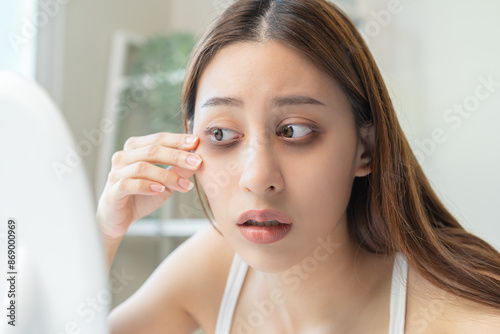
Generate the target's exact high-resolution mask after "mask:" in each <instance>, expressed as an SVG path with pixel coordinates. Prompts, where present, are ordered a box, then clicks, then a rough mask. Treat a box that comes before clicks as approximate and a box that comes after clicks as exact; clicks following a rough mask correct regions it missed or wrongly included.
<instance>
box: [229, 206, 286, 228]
mask: <svg viewBox="0 0 500 334" xmlns="http://www.w3.org/2000/svg"><path fill="white" fill-rule="evenodd" d="M249 220H255V221H256V222H265V221H266V220H276V221H278V222H280V223H281V224H291V223H292V219H291V218H290V217H288V216H287V215H285V214H284V213H281V212H279V211H276V210H269V209H267V210H248V211H245V212H243V213H242V214H241V215H240V216H239V217H238V219H237V221H236V223H237V224H238V225H242V224H244V223H245V222H247V221H249Z"/></svg>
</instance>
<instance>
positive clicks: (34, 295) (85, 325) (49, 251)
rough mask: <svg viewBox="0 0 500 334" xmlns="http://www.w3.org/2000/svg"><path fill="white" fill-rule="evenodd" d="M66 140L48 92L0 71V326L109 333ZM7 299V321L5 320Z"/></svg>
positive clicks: (83, 196) (88, 208) (97, 262)
mask: <svg viewBox="0 0 500 334" xmlns="http://www.w3.org/2000/svg"><path fill="white" fill-rule="evenodd" d="M74 147H75V146H74V141H73V138H72V136H71V133H70V131H69V130H68V126H67V124H66V123H65V121H64V119H63V117H62V115H61V113H60V111H59V110H58V108H57V107H56V106H55V105H54V104H53V102H52V101H51V99H50V98H49V97H48V95H47V94H46V93H45V92H44V91H43V90H42V89H41V88H40V87H39V86H38V85H36V84H35V83H34V82H31V81H29V80H26V79H24V78H22V77H20V76H17V75H15V74H12V73H8V72H0V270H1V271H0V306H1V307H0V333H3V334H7V333H29V334H36V333H44V334H62V333H80V334H83V333H89V334H90V333H92V334H100V333H109V330H108V326H107V316H108V312H109V303H110V299H111V293H110V291H109V288H108V283H107V279H106V262H105V258H104V251H103V247H102V243H101V240H100V235H99V231H98V228H97V223H96V221H95V207H94V204H93V198H92V195H91V190H90V186H89V183H88V180H87V179H86V175H85V171H84V166H83V162H82V161H81V159H78V158H79V157H78V156H77V155H76V154H75V150H74ZM10 218H13V219H14V220H15V221H16V225H17V226H16V236H17V242H16V252H15V256H16V258H15V267H14V272H15V273H16V274H15V275H14V276H15V299H14V298H11V297H9V296H8V291H9V290H10V289H11V287H10V284H7V285H6V283H8V282H7V278H9V277H11V276H12V275H10V274H7V272H10V271H12V268H7V264H8V263H7V261H8V258H7V233H6V232H7V224H8V220H9V219H10ZM11 296H12V295H11ZM11 300H15V324H16V326H15V327H13V326H11V325H9V324H8V321H11V319H10V318H9V317H8V315H9V312H10V311H9V310H7V307H9V305H10V303H11Z"/></svg>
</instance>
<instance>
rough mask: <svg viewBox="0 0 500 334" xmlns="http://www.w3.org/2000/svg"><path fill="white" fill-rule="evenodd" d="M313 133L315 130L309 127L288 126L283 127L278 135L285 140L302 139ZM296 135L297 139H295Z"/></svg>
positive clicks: (300, 125) (299, 125)
mask: <svg viewBox="0 0 500 334" xmlns="http://www.w3.org/2000/svg"><path fill="white" fill-rule="evenodd" d="M312 131H313V130H312V129H311V128H310V127H309V126H307V125H302V124H287V125H284V126H282V127H281V129H280V130H279V133H278V134H280V135H282V136H283V137H285V138H300V137H304V136H306V135H307V134H309V133H310V132H312ZM294 135H295V136H296V137H294Z"/></svg>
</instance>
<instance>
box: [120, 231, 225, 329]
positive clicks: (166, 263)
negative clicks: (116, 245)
mask: <svg viewBox="0 0 500 334" xmlns="http://www.w3.org/2000/svg"><path fill="white" fill-rule="evenodd" d="M233 256H234V251H233V249H232V248H231V246H230V245H229V244H228V243H227V242H226V240H225V239H224V237H222V236H221V235H220V234H219V233H218V232H217V231H216V230H215V229H214V228H213V227H211V226H209V227H207V228H205V229H203V230H201V231H199V232H198V233H196V234H195V235H194V236H192V237H191V238H189V239H188V240H186V241H185V242H184V243H183V244H182V245H180V246H179V247H178V248H176V249H175V250H174V251H173V252H172V253H171V254H170V255H169V256H168V257H167V258H165V260H163V262H162V263H161V264H160V265H159V266H158V267H157V268H156V270H155V271H154V272H153V274H151V276H150V277H149V278H148V279H147V280H146V282H145V283H144V284H143V285H142V286H141V287H140V288H139V289H138V290H137V291H136V292H135V293H134V295H132V296H131V297H130V298H129V299H127V300H126V301H125V302H124V303H122V304H121V305H119V306H118V307H116V308H115V309H114V310H113V312H112V313H111V314H110V324H111V327H112V333H113V334H115V333H120V334H121V333H124V334H126V333H138V332H140V333H191V332H192V331H193V330H194V329H196V328H197V327H198V326H201V327H202V328H203V329H205V330H208V331H209V332H210V331H213V330H212V327H214V328H215V321H216V318H217V312H218V308H219V305H220V301H221V299H222V295H223V292H224V287H225V283H226V278H227V274H228V272H229V268H230V266H231V261H232V258H233Z"/></svg>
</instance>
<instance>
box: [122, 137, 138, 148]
mask: <svg viewBox="0 0 500 334" xmlns="http://www.w3.org/2000/svg"><path fill="white" fill-rule="evenodd" d="M136 140H137V137H129V138H128V139H127V140H126V141H125V144H124V145H123V148H124V149H125V150H126V149H129V148H131V147H133V144H134V143H135V141H136Z"/></svg>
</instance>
